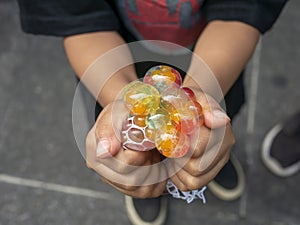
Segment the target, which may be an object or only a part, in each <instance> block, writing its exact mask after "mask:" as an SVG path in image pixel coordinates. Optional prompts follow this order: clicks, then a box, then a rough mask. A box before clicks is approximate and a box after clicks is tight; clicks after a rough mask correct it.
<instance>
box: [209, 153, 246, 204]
mask: <svg viewBox="0 0 300 225" xmlns="http://www.w3.org/2000/svg"><path fill="white" fill-rule="evenodd" d="M230 160H231V162H232V165H233V166H234V167H235V169H236V173H237V177H238V183H237V186H236V188H233V189H226V188H224V187H222V186H221V185H219V184H218V183H217V182H215V181H214V180H212V181H211V182H210V183H209V184H208V185H207V187H208V188H209V190H210V191H211V192H212V193H213V194H214V195H215V196H216V197H217V198H219V199H221V200H223V201H233V200H236V199H238V198H239V197H241V195H242V194H243V192H244V191H245V187H246V181H245V174H244V171H243V168H242V165H241V164H240V162H239V161H238V159H237V158H236V156H235V155H233V154H232V153H231V155H230Z"/></svg>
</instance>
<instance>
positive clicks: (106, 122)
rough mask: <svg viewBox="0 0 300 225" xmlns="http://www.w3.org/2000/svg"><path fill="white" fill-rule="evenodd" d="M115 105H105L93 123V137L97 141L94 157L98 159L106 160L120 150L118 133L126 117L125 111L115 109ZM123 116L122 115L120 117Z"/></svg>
mask: <svg viewBox="0 0 300 225" xmlns="http://www.w3.org/2000/svg"><path fill="white" fill-rule="evenodd" d="M116 104H120V103H111V104H109V105H107V106H106V107H105V108H104V109H103V110H102V112H101V113H100V115H99V117H98V118H97V121H96V123H95V127H96V129H95V135H96V141H97V151H96V155H97V157H99V158H108V157H112V156H114V155H116V154H117V153H118V152H119V151H120V150H121V141H120V140H121V139H120V138H121V136H120V132H118V131H120V130H121V126H122V121H124V118H125V116H126V110H122V109H120V105H118V109H116V108H115V106H116ZM121 114H123V115H121Z"/></svg>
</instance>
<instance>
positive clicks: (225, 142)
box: [175, 125, 235, 176]
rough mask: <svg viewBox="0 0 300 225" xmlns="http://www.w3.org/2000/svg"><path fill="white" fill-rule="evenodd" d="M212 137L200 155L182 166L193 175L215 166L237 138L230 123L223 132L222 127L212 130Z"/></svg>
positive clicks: (198, 174)
mask: <svg viewBox="0 0 300 225" xmlns="http://www.w3.org/2000/svg"><path fill="white" fill-rule="evenodd" d="M211 133H212V136H213V137H212V138H211V140H210V141H209V142H210V143H209V144H208V145H207V148H206V149H205V150H203V151H202V152H203V153H204V154H202V155H201V156H199V157H192V158H190V159H189V161H188V162H187V163H185V164H184V166H183V167H182V169H183V170H185V171H187V172H188V173H190V174H192V175H193V176H200V175H202V174H204V173H206V172H207V171H208V170H210V169H211V168H212V167H214V166H215V165H216V164H217V162H218V161H220V160H221V159H222V158H223V157H225V154H229V153H230V149H231V148H232V146H233V145H234V142H235V139H234V136H233V132H232V129H231V126H230V125H227V126H226V130H225V131H224V132H223V129H222V128H219V129H214V130H212V132H211ZM175 163H176V164H177V166H180V164H179V163H180V161H175Z"/></svg>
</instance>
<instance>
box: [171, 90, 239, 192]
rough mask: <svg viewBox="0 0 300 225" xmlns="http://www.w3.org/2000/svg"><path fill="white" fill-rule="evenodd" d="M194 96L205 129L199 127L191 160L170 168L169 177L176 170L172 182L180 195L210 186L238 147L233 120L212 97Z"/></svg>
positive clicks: (181, 160)
mask: <svg viewBox="0 0 300 225" xmlns="http://www.w3.org/2000/svg"><path fill="white" fill-rule="evenodd" d="M194 92H195V94H196V96H197V100H198V102H199V103H200V104H201V105H202V107H203V112H204V118H205V123H204V126H202V127H200V132H199V137H198V139H197V142H196V145H195V149H194V151H193V153H192V156H191V158H190V159H188V161H187V162H186V163H185V164H183V163H184V160H186V159H185V158H182V159H174V161H173V168H168V172H169V173H170V174H171V172H172V171H174V169H177V171H178V172H177V173H175V175H174V176H172V177H171V179H172V181H173V182H174V184H175V185H176V186H177V187H178V188H179V189H180V190H181V191H187V190H195V189H199V188H201V187H203V186H204V185H206V184H207V183H209V182H210V181H211V180H212V179H213V178H214V177H215V176H216V175H217V173H218V172H219V171H220V170H221V168H222V167H223V166H224V165H225V164H226V162H227V161H228V159H229V156H230V150H231V148H232V146H233V145H234V143H235V138H234V135H233V132H232V128H231V125H230V123H229V121H230V119H229V118H228V116H227V115H226V114H225V113H224V111H223V110H222V109H221V107H220V105H219V104H218V103H217V102H216V101H215V100H214V99H213V98H211V97H210V96H207V95H204V94H203V93H202V92H200V91H197V92H196V91H194ZM181 167H182V168H181Z"/></svg>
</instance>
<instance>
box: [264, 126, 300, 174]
mask: <svg viewBox="0 0 300 225" xmlns="http://www.w3.org/2000/svg"><path fill="white" fill-rule="evenodd" d="M281 130H282V125H281V124H277V125H275V126H274V127H273V128H272V129H271V130H270V131H269V132H268V133H267V135H266V136H265V138H264V141H263V143H262V148H261V159H262V161H263V163H264V164H265V166H266V167H267V168H268V169H269V170H270V171H271V172H272V173H274V174H275V175H277V176H279V177H289V176H292V175H294V174H295V173H297V172H298V171H299V170H300V162H298V163H296V164H294V165H292V166H289V167H287V168H284V167H282V166H281V165H280V163H279V162H278V161H277V160H276V159H274V158H272V157H271V154H270V152H271V147H272V143H273V140H274V138H275V137H276V136H277V134H278V133H279V132H280V131H281Z"/></svg>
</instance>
